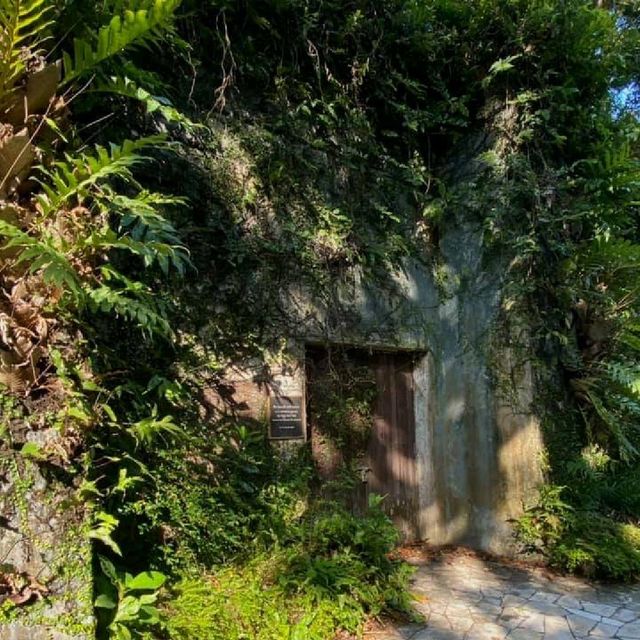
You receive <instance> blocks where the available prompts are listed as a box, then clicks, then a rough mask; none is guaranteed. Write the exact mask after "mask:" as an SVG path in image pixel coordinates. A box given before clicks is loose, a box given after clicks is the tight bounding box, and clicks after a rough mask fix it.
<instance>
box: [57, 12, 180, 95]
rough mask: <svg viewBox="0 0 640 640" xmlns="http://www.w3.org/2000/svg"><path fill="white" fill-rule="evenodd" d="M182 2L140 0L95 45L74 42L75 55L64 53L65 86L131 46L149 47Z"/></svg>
mask: <svg viewBox="0 0 640 640" xmlns="http://www.w3.org/2000/svg"><path fill="white" fill-rule="evenodd" d="M180 4H181V0H152V1H150V0H138V1H137V2H130V3H129V5H130V7H129V8H127V9H125V10H124V11H123V13H122V15H115V16H113V18H111V21H110V22H109V24H107V25H105V26H103V27H101V28H100V30H99V31H98V34H97V37H96V39H95V42H88V41H87V40H84V39H82V38H75V39H74V42H73V55H70V54H68V53H65V54H64V56H63V61H64V82H65V83H69V82H72V81H74V80H76V79H77V78H78V77H80V76H82V75H83V74H85V73H86V72H88V71H91V70H93V69H95V68H96V67H97V66H98V65H99V64H100V63H102V62H103V61H105V60H107V59H108V58H111V57H113V56H115V55H118V54H120V53H122V52H123V51H124V50H125V49H127V48H128V47H130V46H132V45H144V44H148V43H149V42H150V41H151V40H153V39H154V38H155V37H157V35H158V33H159V31H160V30H161V29H166V28H167V26H168V25H169V24H170V22H171V20H172V18H173V16H174V13H175V11H176V9H177V8H178V7H179V6H180Z"/></svg>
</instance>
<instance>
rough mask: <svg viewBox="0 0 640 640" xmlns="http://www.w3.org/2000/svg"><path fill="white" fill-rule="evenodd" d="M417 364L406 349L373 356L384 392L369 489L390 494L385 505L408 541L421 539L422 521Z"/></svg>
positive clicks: (370, 462) (372, 447)
mask: <svg viewBox="0 0 640 640" xmlns="http://www.w3.org/2000/svg"><path fill="white" fill-rule="evenodd" d="M414 362H415V360H414V356H413V355H411V354H406V353H378V354H375V355H374V356H373V357H372V362H371V365H372V367H373V368H374V371H375V377H376V385H377V388H378V395H377V399H376V408H375V415H374V426H373V430H372V433H371V439H370V441H369V447H368V450H367V464H368V466H369V471H368V473H367V477H366V480H367V482H366V484H367V492H368V493H376V494H379V495H384V496H385V499H384V502H383V506H384V509H385V511H386V512H387V513H388V514H389V515H390V516H391V518H392V519H393V521H394V522H395V524H396V526H397V527H398V529H399V530H400V531H401V532H402V534H403V536H404V538H405V540H406V541H409V540H414V539H415V538H416V537H417V520H418V512H417V510H418V500H417V477H416V446H415V444H416V439H415V438H416V428H415V413H414V405H413V368H414Z"/></svg>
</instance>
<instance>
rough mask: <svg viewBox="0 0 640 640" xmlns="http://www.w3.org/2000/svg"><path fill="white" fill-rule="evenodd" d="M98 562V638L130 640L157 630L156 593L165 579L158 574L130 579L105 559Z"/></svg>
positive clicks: (145, 573) (148, 573) (158, 618)
mask: <svg viewBox="0 0 640 640" xmlns="http://www.w3.org/2000/svg"><path fill="white" fill-rule="evenodd" d="M98 560H99V564H100V569H101V575H100V577H99V579H98V580H97V581H96V588H97V592H98V595H97V597H96V599H95V607H96V610H97V611H98V614H99V624H100V629H101V630H102V636H103V637H108V638H112V639H113V640H131V639H132V638H142V637H144V633H145V632H147V631H150V630H153V629H154V628H157V627H158V625H159V624H160V621H161V619H160V610H159V609H158V606H157V602H158V591H159V589H160V588H161V587H162V585H163V584H164V583H165V580H166V576H165V575H163V574H162V573H159V572H158V571H144V572H141V573H138V574H137V575H135V576H134V575H131V574H129V573H126V572H123V571H119V570H117V569H116V567H115V566H114V565H113V563H112V562H111V561H109V560H108V559H107V558H104V557H102V556H100V557H99V558H98ZM99 637H100V634H99Z"/></svg>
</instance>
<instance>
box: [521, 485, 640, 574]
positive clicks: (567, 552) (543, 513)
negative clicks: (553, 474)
mask: <svg viewBox="0 0 640 640" xmlns="http://www.w3.org/2000/svg"><path fill="white" fill-rule="evenodd" d="M564 492H565V487H559V486H554V485H548V486H545V487H543V488H542V489H541V492H540V501H539V503H538V504H537V505H536V506H534V507H532V508H530V509H528V510H527V511H526V513H525V514H524V516H522V518H520V520H519V521H518V522H517V523H516V536H517V537H518V538H519V540H520V541H521V542H522V543H523V544H524V545H525V547H526V549H528V550H529V551H535V552H540V553H542V554H543V555H544V556H545V558H546V559H547V560H548V561H549V563H550V564H551V565H552V566H554V567H556V568H558V569H562V570H566V571H571V572H576V573H581V574H583V575H587V576H590V577H598V578H612V579H616V580H625V581H630V580H633V579H636V578H637V577H638V576H640V527H637V526H635V525H633V524H628V523H622V522H618V521H615V520H613V519H611V518H607V517H605V516H603V515H602V514H601V513H598V512H594V511H583V510H578V509H574V508H573V507H572V506H571V505H569V504H568V503H567V502H565V501H564V499H563V496H562V494H563V493H564Z"/></svg>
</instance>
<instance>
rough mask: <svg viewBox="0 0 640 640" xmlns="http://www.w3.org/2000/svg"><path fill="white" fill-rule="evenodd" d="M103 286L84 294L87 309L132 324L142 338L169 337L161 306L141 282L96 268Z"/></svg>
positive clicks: (108, 268)
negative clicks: (140, 332) (86, 299)
mask: <svg viewBox="0 0 640 640" xmlns="http://www.w3.org/2000/svg"><path fill="white" fill-rule="evenodd" d="M100 271H101V274H102V278H103V283H102V284H100V285H99V286H97V287H95V288H93V289H90V290H89V291H87V292H86V293H87V298H88V300H89V306H90V308H91V309H92V310H93V311H94V312H96V311H100V312H103V313H108V314H113V315H115V316H119V317H121V318H124V319H125V320H127V321H129V322H132V323H134V324H135V325H136V326H137V327H138V329H140V331H142V332H143V333H144V334H146V335H161V336H166V337H168V336H170V335H171V327H170V325H169V322H168V321H167V319H166V317H165V315H164V313H163V310H162V307H161V306H160V305H159V304H158V303H157V302H156V301H155V300H154V298H153V294H152V292H151V290H149V289H148V287H146V286H145V285H144V284H143V283H142V282H138V281H135V280H129V278H127V277H125V276H124V275H123V274H121V273H118V272H117V271H115V270H114V269H112V268H111V267H109V266H104V267H102V268H101V269H100Z"/></svg>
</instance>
